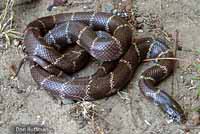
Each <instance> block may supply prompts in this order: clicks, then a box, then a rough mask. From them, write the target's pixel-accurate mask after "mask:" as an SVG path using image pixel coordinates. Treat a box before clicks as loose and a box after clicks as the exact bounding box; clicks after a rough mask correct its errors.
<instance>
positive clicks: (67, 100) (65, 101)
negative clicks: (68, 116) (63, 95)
mask: <svg viewBox="0 0 200 134" xmlns="http://www.w3.org/2000/svg"><path fill="white" fill-rule="evenodd" d="M73 103H74V101H73V100H71V99H63V100H62V104H63V105H67V104H73Z"/></svg>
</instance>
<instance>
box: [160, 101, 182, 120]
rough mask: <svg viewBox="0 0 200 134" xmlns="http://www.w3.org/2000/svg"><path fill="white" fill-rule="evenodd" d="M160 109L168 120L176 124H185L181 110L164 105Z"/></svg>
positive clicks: (175, 106)
mask: <svg viewBox="0 0 200 134" xmlns="http://www.w3.org/2000/svg"><path fill="white" fill-rule="evenodd" d="M161 109H162V110H163V111H164V112H165V113H166V114H167V115H168V117H169V119H170V120H172V121H173V122H176V123H184V122H185V120H186V119H185V115H184V113H183V111H182V109H180V108H179V106H178V107H177V105H174V104H172V105H171V104H165V105H162V106H161Z"/></svg>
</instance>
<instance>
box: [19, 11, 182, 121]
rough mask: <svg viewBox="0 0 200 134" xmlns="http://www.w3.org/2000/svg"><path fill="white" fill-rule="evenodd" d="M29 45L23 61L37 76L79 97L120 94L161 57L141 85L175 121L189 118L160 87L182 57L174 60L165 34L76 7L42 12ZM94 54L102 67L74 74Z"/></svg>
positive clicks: (31, 27) (27, 37)
mask: <svg viewBox="0 0 200 134" xmlns="http://www.w3.org/2000/svg"><path fill="white" fill-rule="evenodd" d="M23 44H24V53H25V54H26V57H25V58H24V60H23V62H24V61H29V63H30V72H31V75H32V77H33V79H34V81H35V82H36V83H37V84H38V85H39V86H40V87H43V88H44V89H46V90H47V91H48V92H50V93H52V94H53V95H55V96H59V97H61V98H67V99H71V100H75V101H94V100H97V99H101V98H105V97H109V96H111V95H114V94H116V93H117V92H119V91H120V90H122V89H123V88H124V87H126V86H127V85H128V83H129V82H130V80H131V79H132V78H133V75H134V72H135V71H136V69H137V67H138V66H139V65H140V64H141V63H142V61H143V60H144V59H146V58H152V59H155V60H153V65H152V66H151V67H150V68H148V69H147V70H145V71H144V72H143V73H142V74H141V76H140V78H139V81H138V86H139V89H140V91H141V93H142V94H143V96H144V97H145V98H147V99H148V100H150V101H151V102H152V103H153V104H156V105H157V106H158V107H160V109H161V110H162V111H163V112H164V113H166V114H167V115H168V117H169V119H170V120H172V121H174V122H177V123H182V122H184V120H185V115H184V111H183V109H182V108H181V106H180V105H179V104H178V103H177V101H176V100H175V99H173V98H172V97H171V96H170V95H169V94H168V93H167V92H165V91H164V90H163V89H158V88H157V87H156V86H157V85H158V84H159V83H160V82H161V81H163V80H164V79H166V78H167V77H168V76H170V74H172V73H173V71H174V66H175V63H176V61H175V60H170V59H169V58H174V54H173V52H172V51H171V50H170V48H169V47H168V45H167V43H166V42H165V41H164V40H162V39H161V38H153V37H144V38H138V39H136V38H134V36H133V30H132V28H131V26H130V24H129V23H128V22H127V20H125V19H123V18H121V17H119V16H116V15H113V14H112V13H105V12H73V13H61V14H56V15H51V16H46V17H41V18H39V19H36V20H34V21H32V22H30V23H29V24H28V25H27V27H26V29H25V32H24V41H23ZM91 58H93V59H95V60H97V61H99V62H100V63H101V64H100V65H99V66H98V68H97V71H96V72H95V73H94V74H91V75H89V76H83V77H73V74H74V73H76V72H78V71H80V70H81V69H83V68H84V67H85V66H86V65H87V64H88V62H89V61H90V60H89V59H91ZM162 58H163V59H164V60H163V59H162ZM165 58H166V59H165ZM23 62H22V63H23Z"/></svg>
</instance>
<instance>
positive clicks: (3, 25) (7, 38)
mask: <svg viewBox="0 0 200 134" xmlns="http://www.w3.org/2000/svg"><path fill="white" fill-rule="evenodd" d="M3 1H4V4H5V8H4V9H3V10H2V11H1V12H0V41H1V42H5V44H4V45H2V46H1V47H3V48H8V46H10V45H11V43H12V41H13V40H14V39H21V38H22V37H21V35H22V34H21V33H19V32H17V31H16V30H15V27H14V25H13V18H14V11H13V5H14V0H3Z"/></svg>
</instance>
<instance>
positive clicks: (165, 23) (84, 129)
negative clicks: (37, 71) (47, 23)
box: [0, 0, 200, 134]
mask: <svg viewBox="0 0 200 134" xmlns="http://www.w3.org/2000/svg"><path fill="white" fill-rule="evenodd" d="M107 1H108V0H107ZM107 1H106V0H104V3H105V5H106V3H108V2H107ZM74 2H75V3H76V4H75V5H74V6H70V5H67V6H66V7H59V8H57V9H55V10H54V11H53V12H48V11H47V10H46V9H47V6H48V5H49V1H47V0H35V1H34V2H32V3H26V4H23V5H18V6H16V7H15V11H16V19H15V20H16V23H17V24H16V25H17V29H18V31H21V32H22V31H23V30H24V28H25V27H26V25H27V24H28V23H29V22H31V21H33V20H35V19H37V18H39V17H42V16H46V15H50V14H56V13H60V12H72V11H91V10H95V8H97V5H96V4H95V3H94V2H93V1H92V0H75V1H74ZM87 2H89V4H88V3H87ZM77 3H78V4H77ZM133 4H134V6H133V7H134V11H135V14H136V15H137V20H138V21H142V22H141V23H143V24H144V25H145V27H144V28H143V30H142V31H141V30H140V31H139V32H142V33H147V32H149V31H151V27H150V26H149V25H147V23H148V22H150V23H154V22H152V21H154V19H155V18H158V20H159V21H160V22H159V26H162V27H163V28H164V31H165V32H167V33H170V34H171V35H172V38H173V39H175V33H176V30H177V31H178V32H179V44H180V45H181V46H182V50H181V51H177V57H178V58H180V59H183V60H184V61H182V60H181V61H180V62H179V64H178V65H177V69H176V71H175V73H174V74H173V75H172V76H170V77H169V78H168V79H167V80H165V81H164V82H162V84H161V85H159V87H160V88H164V89H165V90H166V91H167V92H168V93H169V94H170V95H171V96H173V97H174V98H175V99H176V100H177V101H178V103H180V104H181V106H182V107H183V108H184V110H185V111H186V113H188V120H191V118H192V109H194V108H196V107H199V106H200V101H199V99H198V98H197V89H196V85H197V84H198V83H197V82H196V81H194V80H192V78H193V77H194V76H197V73H196V71H195V68H194V67H193V66H192V64H193V62H195V60H196V58H197V55H196V53H195V51H196V50H197V49H200V43H199V42H200V38H199V35H200V24H199V22H200V1H199V0H136V1H134V2H133ZM103 8H105V7H103ZM152 18H154V19H153V20H152ZM23 57H24V55H23V53H22V50H21V48H19V47H16V46H15V45H14V44H13V45H12V46H10V47H9V48H8V49H7V50H3V51H0V65H1V66H0V134H11V133H12V131H11V128H12V126H14V125H20V124H35V125H45V126H47V127H48V128H51V129H53V131H54V132H52V133H55V134H90V133H95V134H104V133H105V134H107V133H109V134H184V133H186V126H185V125H178V124H175V123H169V122H168V120H167V118H166V116H165V115H164V114H163V113H162V112H161V111H160V109H159V108H157V107H156V106H155V105H153V104H152V103H150V102H149V101H148V100H146V99H145V98H144V97H143V96H142V95H141V93H140V91H139V88H138V84H137V82H138V78H139V76H140V74H141V72H142V71H143V70H144V69H146V68H147V67H149V64H147V63H145V64H143V65H142V66H140V67H139V69H138V70H137V71H136V74H135V76H134V78H133V79H132V81H131V82H130V83H129V85H128V86H127V87H126V89H124V90H123V91H122V92H121V93H120V95H119V94H116V95H114V96H111V97H109V98H105V99H101V100H97V101H95V102H93V104H95V105H96V107H97V109H96V111H95V112H96V115H95V116H93V117H94V118H90V119H84V118H83V117H82V115H80V113H79V112H78V113H76V111H73V109H75V108H76V107H77V105H78V104H67V105H61V102H60V101H57V100H55V99H53V98H52V97H51V96H50V95H49V94H48V93H47V92H46V91H45V90H43V89H39V88H38V87H37V85H36V84H35V82H34V81H33V79H32V77H31V75H30V72H29V66H28V65H26V66H25V67H24V68H23V69H22V71H21V72H20V75H19V77H18V78H17V79H16V80H12V79H11V75H13V71H12V66H13V65H16V66H17V65H18V64H19V62H20V60H21V59H22V58H23ZM95 66H96V63H92V64H91V65H90V68H88V69H86V70H84V71H82V73H81V74H80V75H87V74H89V73H91V69H92V68H93V67H95ZM93 71H94V69H93V70H92V72H93ZM76 115H78V116H76ZM49 133H50V132H49ZM199 133H200V127H199V126H194V127H189V132H188V134H199Z"/></svg>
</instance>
